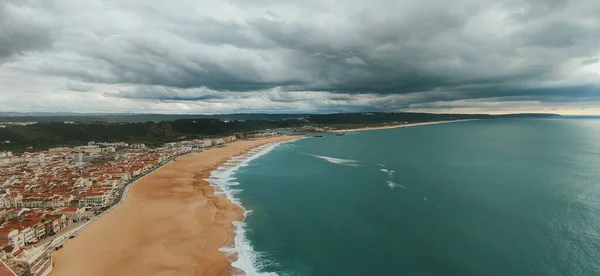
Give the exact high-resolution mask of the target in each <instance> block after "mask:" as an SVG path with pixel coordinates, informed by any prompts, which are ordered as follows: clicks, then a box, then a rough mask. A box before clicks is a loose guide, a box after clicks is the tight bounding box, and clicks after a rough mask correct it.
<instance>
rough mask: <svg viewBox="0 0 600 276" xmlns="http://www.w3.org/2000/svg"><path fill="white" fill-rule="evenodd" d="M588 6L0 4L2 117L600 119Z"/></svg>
mask: <svg viewBox="0 0 600 276" xmlns="http://www.w3.org/2000/svg"><path fill="white" fill-rule="evenodd" d="M598 14H600V3H598V2H597V1H595V0H528V1H524V0H520V1H516V0H515V1H512V0H506V1H492V0H457V1H441V0H440V1H438V0H428V1H406V0H403V1H391V0H375V1H368V2H365V1H356V0H349V1H312V0H308V1H296V0H295V1H272V0H244V1H242V0H224V1H192V0H182V1H176V2H174V3H169V4H166V3H165V2H164V1H158V0H132V1H117V0H87V1H72V0H70V1H67V0H56V1H44V0H0V110H7V111H53V110H57V111H78V112H86V111H89V112H102V111H104V112H169V113H229V112H295V111H297V112H338V111H353V110H356V111H358V110H379V111H385V110H389V111H400V110H419V111H434V112H443V111H450V112H452V111H457V112H488V111H489V112H505V111H509V112H512V111H515V112H521V111H552V112H564V113H599V112H598V109H597V108H596V106H600V89H599V86H598V84H599V82H600V81H599V79H600V35H598V34H600V17H598Z"/></svg>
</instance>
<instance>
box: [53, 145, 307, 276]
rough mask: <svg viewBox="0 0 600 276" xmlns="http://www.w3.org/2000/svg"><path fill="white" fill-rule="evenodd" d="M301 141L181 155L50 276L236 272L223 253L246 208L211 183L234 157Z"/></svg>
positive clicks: (87, 233) (59, 254) (79, 240)
mask: <svg viewBox="0 0 600 276" xmlns="http://www.w3.org/2000/svg"><path fill="white" fill-rule="evenodd" d="M297 138H299V137H297V136H282V137H271V138H265V139H260V140H254V141H237V142H233V143H230V144H227V145H226V146H224V147H219V148H214V149H211V150H208V151H204V152H201V153H193V154H189V155H186V156H183V157H180V158H178V160H177V161H175V162H171V163H170V164H167V165H165V166H164V167H162V168H160V169H159V170H157V171H156V172H154V173H152V174H151V175H148V176H147V177H145V178H143V179H141V180H139V181H137V182H136V183H134V184H133V186H132V187H131V190H130V191H129V195H128V197H127V199H125V201H124V202H123V204H121V205H119V206H118V207H116V208H115V209H113V210H111V211H110V212H109V213H107V214H104V215H103V217H102V218H101V219H99V220H98V221H96V222H94V223H93V224H92V225H90V226H88V227H87V228H86V229H84V230H83V231H82V232H81V233H80V234H78V235H77V237H75V238H74V239H72V240H69V241H68V242H67V243H66V244H65V245H64V247H63V248H62V249H60V250H59V251H55V252H54V253H53V258H54V264H55V265H54V269H53V271H52V273H51V274H50V275H57V276H62V275H66V276H81V275H86V276H96V275H112V276H117V275H128V276H129V275H161V276H162V275H165V276H166V275H169V276H183V275H186V276H187V275H207V276H211V275H219V276H221V275H230V274H231V272H232V267H231V262H230V261H229V260H227V258H226V257H225V255H224V254H223V253H222V252H221V251H219V249H220V248H222V247H223V246H225V245H228V244H231V243H232V241H233V237H234V234H235V233H234V229H233V225H232V222H233V221H236V220H241V219H243V216H244V212H243V210H242V209H241V208H240V207H239V206H237V205H235V204H233V203H232V202H231V201H229V200H228V199H227V198H226V197H225V196H224V195H216V196H215V195H214V190H213V188H212V187H211V186H210V184H209V183H208V182H206V181H204V180H203V179H206V178H208V177H209V175H210V172H211V171H213V170H214V169H216V168H217V167H219V166H220V165H221V164H222V163H224V162H225V161H227V160H228V159H229V158H231V157H232V156H236V155H240V154H243V153H244V152H246V151H248V150H249V149H251V148H254V147H257V146H260V145H264V144H267V143H273V142H279V141H287V140H292V139H297Z"/></svg>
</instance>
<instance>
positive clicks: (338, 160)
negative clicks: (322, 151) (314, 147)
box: [305, 153, 360, 167]
mask: <svg viewBox="0 0 600 276" xmlns="http://www.w3.org/2000/svg"><path fill="white" fill-rule="evenodd" d="M305 155H308V156H312V157H316V158H320V159H323V160H326V161H327V162H329V163H333V164H338V165H344V166H350V167H357V166H360V165H359V164H358V163H359V161H358V160H352V159H342V158H335V157H329V156H322V155H316V154H310V153H305Z"/></svg>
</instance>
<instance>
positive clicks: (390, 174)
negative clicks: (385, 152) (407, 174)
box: [379, 169, 396, 177]
mask: <svg viewBox="0 0 600 276" xmlns="http://www.w3.org/2000/svg"><path fill="white" fill-rule="evenodd" d="M379 170H380V171H382V172H384V173H387V175H388V176H389V177H393V176H394V173H395V172H396V171H394V170H388V169H379Z"/></svg>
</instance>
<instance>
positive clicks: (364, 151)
mask: <svg viewBox="0 0 600 276" xmlns="http://www.w3.org/2000/svg"><path fill="white" fill-rule="evenodd" d="M214 178H215V179H216V180H215V181H213V184H215V183H216V184H215V185H217V186H219V190H220V191H221V192H224V193H227V194H228V196H230V198H232V199H233V200H234V201H236V202H237V203H238V204H241V205H242V206H243V207H244V208H245V209H246V210H247V211H248V213H247V217H246V219H245V221H244V222H243V223H240V224H238V225H237V226H238V236H237V238H236V246H235V247H234V248H230V249H224V251H235V252H237V254H238V255H239V259H238V261H237V262H235V263H234V266H236V267H239V268H241V269H242V270H244V271H245V272H246V274H248V275H461V276H462V275H502V276H505V275H600V120H595V119H552V120H541V119H496V120H480V121H469V122H458V123H447V124H436V125H425V126H416V127H406V128H396V129H388V130H374V131H361V132H351V133H347V134H346V135H344V136H335V135H325V137H323V138H307V139H302V140H298V141H294V142H287V143H282V144H278V145H269V146H266V147H262V148H259V149H256V150H254V151H253V152H251V153H249V154H247V155H245V156H242V157H239V158H238V159H236V160H232V161H231V162H229V163H228V164H227V166H225V167H223V168H222V169H221V170H219V171H216V172H215V173H214Z"/></svg>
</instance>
